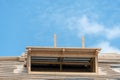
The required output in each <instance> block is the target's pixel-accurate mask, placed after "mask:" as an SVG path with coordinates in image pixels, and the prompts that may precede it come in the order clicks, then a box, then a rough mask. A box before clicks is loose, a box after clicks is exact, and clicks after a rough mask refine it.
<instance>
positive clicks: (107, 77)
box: [0, 54, 120, 80]
mask: <svg viewBox="0 0 120 80" xmlns="http://www.w3.org/2000/svg"><path fill="white" fill-rule="evenodd" d="M106 56H110V55H109V54H107V55H106ZM106 56H104V59H102V61H101V59H100V58H101V55H99V59H98V61H99V62H98V75H89V74H87V75H82V74H67V73H66V74H59V73H54V74H28V73H27V68H26V67H24V60H25V57H24V56H20V57H16V56H15V57H0V80H96V79H97V80H119V79H120V54H114V55H112V56H114V57H115V56H116V57H115V58H114V57H113V58H111V59H108V60H109V62H108V61H106V60H107V59H106ZM112 56H111V57H112ZM102 57H103V55H102ZM104 60H105V61H104ZM110 61H113V62H110Z"/></svg>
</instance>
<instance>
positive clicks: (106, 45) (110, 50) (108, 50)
mask: <svg viewBox="0 0 120 80" xmlns="http://www.w3.org/2000/svg"><path fill="white" fill-rule="evenodd" d="M97 47H100V48H102V50H101V53H120V49H118V48H116V47H114V46H112V45H110V43H109V42H108V41H102V42H100V43H99V44H97Z"/></svg>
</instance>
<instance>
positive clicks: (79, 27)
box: [68, 15, 120, 40]
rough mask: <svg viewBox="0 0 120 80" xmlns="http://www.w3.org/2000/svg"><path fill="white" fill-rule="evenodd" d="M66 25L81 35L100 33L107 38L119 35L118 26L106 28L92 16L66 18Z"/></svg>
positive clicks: (119, 28)
mask: <svg viewBox="0 0 120 80" xmlns="http://www.w3.org/2000/svg"><path fill="white" fill-rule="evenodd" d="M68 25H69V26H68V27H69V28H70V29H72V30H75V31H76V32H77V34H78V35H79V36H81V35H97V36H99V35H102V36H104V37H106V38H107V39H108V40H111V39H115V38H118V37H120V36H119V35H120V27H119V26H118V27H115V26H114V27H112V28H108V27H105V26H104V25H101V24H100V23H98V22H97V21H95V20H94V19H92V18H88V17H87V16H86V15H83V16H82V17H80V18H76V17H73V18H70V19H68Z"/></svg>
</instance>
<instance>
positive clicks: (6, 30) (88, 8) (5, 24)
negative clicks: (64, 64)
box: [0, 0, 120, 56]
mask: <svg viewBox="0 0 120 80" xmlns="http://www.w3.org/2000/svg"><path fill="white" fill-rule="evenodd" d="M54 33H56V34H57V46H58V47H81V36H83V35H84V36H85V46H86V47H98V48H102V51H101V53H108V52H111V53H115V52H116V53H120V43H119V42H120V0H0V45H1V46H0V56H19V55H20V54H21V53H23V52H24V51H25V48H26V46H53V35H54Z"/></svg>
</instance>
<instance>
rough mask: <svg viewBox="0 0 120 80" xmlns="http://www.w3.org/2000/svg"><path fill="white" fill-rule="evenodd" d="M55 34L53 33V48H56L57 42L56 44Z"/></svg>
mask: <svg viewBox="0 0 120 80" xmlns="http://www.w3.org/2000/svg"><path fill="white" fill-rule="evenodd" d="M56 42H57V41H56V34H54V48H56V46H57V44H56Z"/></svg>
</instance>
